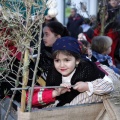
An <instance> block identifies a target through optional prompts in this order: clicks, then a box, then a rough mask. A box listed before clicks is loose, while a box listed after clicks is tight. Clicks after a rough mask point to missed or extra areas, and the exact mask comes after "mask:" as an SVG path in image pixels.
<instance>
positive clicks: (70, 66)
mask: <svg viewBox="0 0 120 120" xmlns="http://www.w3.org/2000/svg"><path fill="white" fill-rule="evenodd" d="M76 64H77V65H78V64H79V61H78V60H76V59H75V57H73V56H70V55H65V54H63V53H59V54H58V55H57V56H56V58H55V59H54V66H55V68H56V70H57V71H58V72H59V73H60V74H61V75H62V76H65V77H66V76H69V75H70V74H71V73H72V72H73V71H74V69H75V67H76Z"/></svg>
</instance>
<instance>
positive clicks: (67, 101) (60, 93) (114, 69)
mask: <svg viewBox="0 0 120 120" xmlns="http://www.w3.org/2000/svg"><path fill="white" fill-rule="evenodd" d="M107 8H108V9H107V12H106V17H105V18H106V19H105V22H106V24H107V27H106V28H105V33H104V35H100V29H101V17H100V12H99V13H98V16H97V18H96V21H94V22H93V21H91V19H89V18H84V17H83V16H81V15H79V14H78V13H77V9H76V8H72V9H71V15H70V17H69V18H68V23H67V26H66V27H65V26H64V25H62V24H61V23H60V22H59V21H58V20H57V19H56V18H55V19H53V18H52V20H51V18H50V17H49V16H46V18H45V19H48V20H46V21H45V23H44V25H43V34H42V39H43V40H42V44H41V45H42V46H41V48H42V49H41V52H40V61H39V65H38V67H39V68H41V69H42V70H40V69H38V71H37V76H40V77H43V79H44V81H45V83H46V86H49V87H51V88H49V89H48V88H45V89H44V90H43V89H41V88H40V89H36V90H34V93H33V100H32V105H33V106H34V107H45V106H49V105H50V106H51V105H53V106H64V105H76V104H84V103H93V102H101V101H102V100H103V96H104V95H107V94H109V93H111V92H112V91H113V90H114V84H113V83H114V81H118V80H120V67H119V64H120V56H119V55H120V53H119V49H120V33H119V32H118V31H117V28H119V27H120V20H119V19H120V13H119V14H118V11H119V10H120V6H119V5H118V1H117V0H109V2H108V7H107ZM113 18H114V19H113ZM112 20H113V21H112ZM111 21H112V22H111ZM96 22H98V24H96ZM95 26H96V27H95ZM32 64H33V66H34V63H32ZM33 68H34V67H33ZM39 86H42V85H39ZM28 96H29V93H27V99H26V103H27V101H28V98H29V97H28Z"/></svg>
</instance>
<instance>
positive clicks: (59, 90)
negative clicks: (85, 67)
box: [53, 83, 71, 97]
mask: <svg viewBox="0 0 120 120" xmlns="http://www.w3.org/2000/svg"><path fill="white" fill-rule="evenodd" d="M60 86H61V87H59V88H57V89H55V90H54V91H53V97H56V96H60V95H61V94H64V93H66V92H70V88H71V85H69V84H67V83H63V84H61V85H60Z"/></svg>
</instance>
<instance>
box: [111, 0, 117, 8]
mask: <svg viewBox="0 0 120 120" xmlns="http://www.w3.org/2000/svg"><path fill="white" fill-rule="evenodd" d="M109 3H110V5H111V6H112V7H116V6H117V5H118V0H110V1H109Z"/></svg>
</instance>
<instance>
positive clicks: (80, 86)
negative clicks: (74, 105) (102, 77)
mask: <svg viewBox="0 0 120 120" xmlns="http://www.w3.org/2000/svg"><path fill="white" fill-rule="evenodd" d="M73 89H74V90H77V91H79V92H85V91H89V87H88V83H87V82H77V83H76V84H75V87H73Z"/></svg>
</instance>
